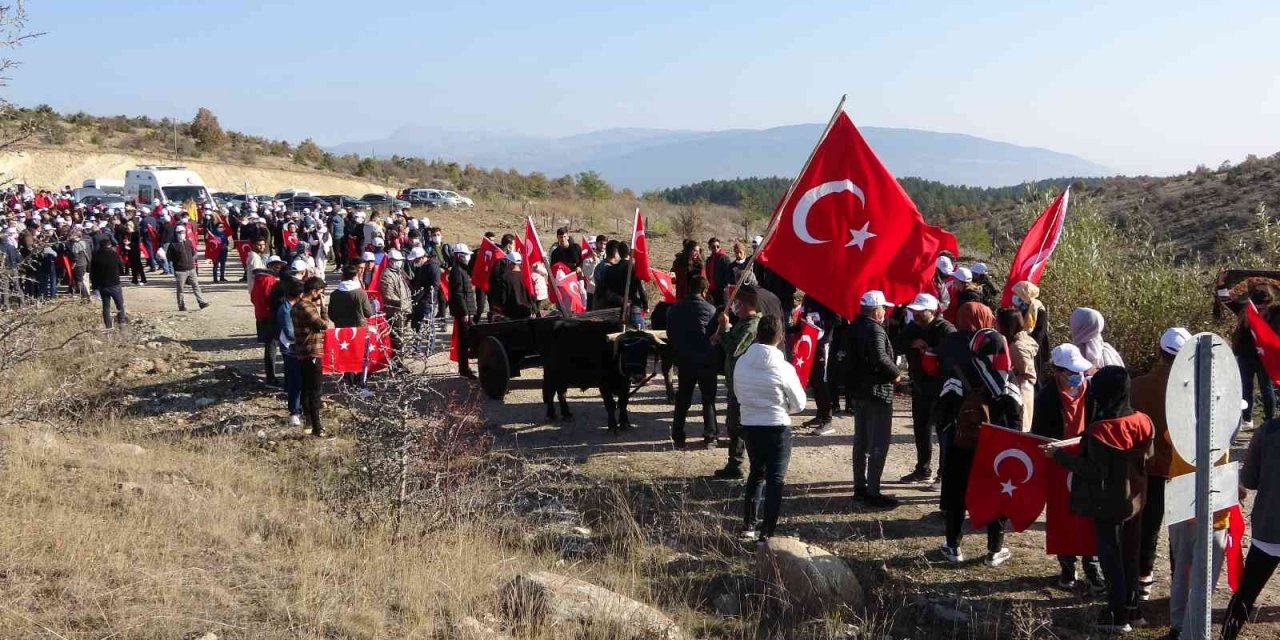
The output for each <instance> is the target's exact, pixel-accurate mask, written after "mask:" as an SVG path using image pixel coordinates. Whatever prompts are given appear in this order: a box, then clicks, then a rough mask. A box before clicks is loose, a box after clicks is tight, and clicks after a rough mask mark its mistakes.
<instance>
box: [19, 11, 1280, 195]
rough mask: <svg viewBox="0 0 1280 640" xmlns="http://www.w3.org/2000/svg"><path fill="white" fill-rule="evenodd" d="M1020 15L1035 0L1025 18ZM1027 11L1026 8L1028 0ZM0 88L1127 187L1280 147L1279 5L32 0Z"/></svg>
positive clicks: (235, 117)
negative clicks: (915, 134) (832, 152)
mask: <svg viewBox="0 0 1280 640" xmlns="http://www.w3.org/2000/svg"><path fill="white" fill-rule="evenodd" d="M1030 4H1037V5H1041V6H1034V7H1033V6H1029V5H1030ZM1024 5H1027V6H1024ZM28 12H29V14H30V19H31V25H30V26H31V28H32V29H34V30H37V31H44V32H46V33H47V35H45V36H43V37H41V38H38V39H36V40H34V41H31V42H29V43H28V44H27V45H26V46H24V47H22V48H21V49H20V50H19V51H18V52H17V57H18V58H19V59H20V60H21V61H22V63H23V66H22V67H21V68H19V69H17V70H16V71H14V72H13V73H12V74H11V75H12V80H11V83H10V86H9V87H8V88H7V89H5V90H4V91H6V94H7V96H8V97H9V98H10V99H11V100H13V101H15V102H17V103H19V104H23V105H35V104H39V103H47V104H50V105H52V106H53V107H54V108H56V109H58V110H60V111H75V110H80V109H83V110H85V111H89V112H91V113H95V114H100V115H104V114H117V113H124V114H129V115H137V114H147V115H151V116H156V117H160V116H178V117H181V118H183V119H184V120H185V119H190V118H191V116H193V115H194V113H195V110H196V108H197V107H198V106H207V107H209V108H211V109H213V111H214V113H216V114H217V115H218V117H219V118H220V120H221V121H222V124H223V126H224V127H227V128H233V129H239V130H243V131H248V132H252V133H258V134H263V135H267V136H271V137H277V138H286V139H290V140H295V141H296V140H300V139H302V138H304V137H307V136H311V137H314V138H315V139H316V140H318V141H319V142H321V143H322V144H334V143H339V142H348V141H357V140H364V139H375V138H380V137H383V136H385V135H386V134H388V133H389V132H390V131H391V130H393V129H394V128H396V127H398V126H400V125H403V124H409V123H414V124H425V125H435V126H441V127H446V128H452V129H483V130H503V131H513V132H520V133H531V134H551V135H563V134H573V133H582V132H586V131H590V130H595V129H602V128H609V127H662V128H673V129H725V128H738V127H742V128H766V127H773V126H779V125H785V124H795V123H800V122H823V121H825V120H826V118H827V117H828V116H829V115H830V112H831V109H832V108H833V107H834V105H835V102H836V101H837V100H838V98H839V96H840V94H841V93H848V94H849V102H848V105H847V111H848V112H849V114H850V117H852V118H853V120H854V122H855V123H856V124H859V125H879V126H899V127H911V128H918V129H930V130H936V131H948V132H960V133H970V134H974V135H978V136H983V137H987V138H992V139H995V140H1001V141H1005V142H1012V143H1015V144H1023V145H1030V146H1041V147H1047V148H1050V149H1054V150H1058V151H1064V152H1068V153H1074V154H1077V155H1080V156H1082V157H1085V158H1088V159H1090V160H1093V161H1095V162H1099V163H1102V164H1105V165H1108V166H1111V167H1113V168H1115V169H1117V170H1120V171H1123V172H1126V173H1169V172H1179V171H1186V170H1189V169H1191V168H1193V167H1194V166H1195V165H1197V164H1201V163H1203V164H1208V165H1211V166H1215V165H1217V164H1218V163H1220V162H1222V161H1223V160H1228V159H1229V160H1233V161H1237V160H1240V159H1242V158H1243V157H1244V156H1245V155H1246V154H1249V153H1256V154H1259V155H1270V154H1273V153H1276V152H1277V151H1280V2H1277V1H1276V0H1270V1H1263V0H1258V1H1254V0H1231V1H1229V2H1222V3H1207V2H1202V1H1200V2H1182V1H1180V0H1165V1H1158V2H1157V1H1152V2H1148V1H1118V0H1113V1H1111V2H1074V3H1073V2H1053V3H1019V2H1009V1H1008V0H1003V1H992V2H971V3H964V2H930V3H923V2H883V3H880V2H876V3H868V2H851V1H849V0H844V1H840V2H836V1H826V2H779V1H776V0H775V1H773V2H761V1H758V0H738V1H737V2H689V1H687V0H686V1H684V2H673V1H670V0H648V1H647V2H640V3H625V4H615V3H611V2H601V1H600V0H594V1H592V2H554V1H552V2H515V1H506V2H494V1H486V0H470V1H466V2H447V3H440V2H429V1H428V2H422V1H412V0H363V1H360V2H336V1H331V0H308V1H294V2H281V1H272V0H220V1H216V2H209V1H205V2H192V1H189V0H170V1H169V2H138V1H137V0H124V1H123V2H102V1H101V0H56V1H55V0H28Z"/></svg>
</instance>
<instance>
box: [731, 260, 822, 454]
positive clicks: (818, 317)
mask: <svg viewBox="0 0 1280 640" xmlns="http://www.w3.org/2000/svg"><path fill="white" fill-rule="evenodd" d="M739 245H741V243H737V244H735V245H734V247H735V252H736V247H738V246H739ZM747 277H748V278H749V279H750V280H752V281H754V279H755V278H754V276H752V275H748V276H747ZM800 317H801V319H802V321H803V322H802V323H801V325H800V327H801V331H800V333H799V334H798V335H799V337H798V338H796V340H797V342H796V347H797V348H796V349H793V350H792V354H793V356H796V355H803V350H799V349H798V347H799V343H800V341H803V340H804V326H805V325H804V323H808V324H809V325H812V326H813V327H816V328H817V330H818V338H817V340H816V341H815V342H816V344H813V345H810V346H811V347H812V350H811V352H810V357H811V359H812V366H811V367H810V369H809V378H808V383H809V388H810V389H811V390H812V391H813V401H814V403H815V404H816V405H817V414H816V415H814V417H813V419H812V420H809V421H807V422H805V423H804V426H806V427H810V428H812V429H813V430H812V431H810V432H809V434H810V435H814V436H829V435H831V434H833V433H835V431H836V429H835V427H834V426H832V425H831V414H832V409H833V404H832V402H831V400H832V398H831V382H830V380H829V379H830V376H831V372H832V371H833V369H834V368H833V367H830V366H829V365H828V363H829V362H831V359H830V355H831V353H830V352H831V343H832V336H833V335H834V334H835V329H836V325H837V324H839V323H840V322H841V320H840V317H839V316H837V315H836V314H835V312H834V311H832V310H830V309H828V308H826V307H825V306H823V304H822V303H821V302H818V301H817V300H814V299H813V297H811V296H805V297H804V299H803V300H801V301H800ZM801 382H805V381H804V380H801Z"/></svg>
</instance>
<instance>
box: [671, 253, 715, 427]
mask: <svg viewBox="0 0 1280 640" xmlns="http://www.w3.org/2000/svg"><path fill="white" fill-rule="evenodd" d="M706 295H707V281H706V280H705V279H704V278H702V277H701V276H694V277H693V278H691V279H690V280H689V295H688V296H687V297H686V298H685V299H684V300H680V301H677V302H676V303H675V304H674V305H672V306H671V309H670V310H669V311H668V312H667V339H668V341H669V342H670V343H671V350H672V352H673V353H674V354H675V360H676V374H677V383H676V384H677V387H676V414H675V418H674V419H673V420H672V421H671V440H672V441H673V442H674V443H675V447H676V448H677V449H683V448H684V440H685V433H684V423H685V418H686V417H687V416H688V415H689V406H690V405H691V404H693V389H694V387H695V386H696V387H697V388H698V390H699V391H700V392H701V393H702V439H703V441H704V442H706V444H707V445H708V446H710V445H713V444H715V441H716V436H717V435H719V427H718V425H717V424H716V369H717V367H716V364H717V362H716V361H717V359H718V358H719V352H718V351H717V350H716V348H715V347H714V346H713V345H712V344H711V335H712V334H714V333H715V332H716V309H715V307H713V306H711V303H709V302H707V301H706Z"/></svg>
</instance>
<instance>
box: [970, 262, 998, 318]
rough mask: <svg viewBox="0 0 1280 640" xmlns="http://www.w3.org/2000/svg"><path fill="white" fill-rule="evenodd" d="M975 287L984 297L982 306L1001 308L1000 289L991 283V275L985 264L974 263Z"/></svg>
mask: <svg viewBox="0 0 1280 640" xmlns="http://www.w3.org/2000/svg"><path fill="white" fill-rule="evenodd" d="M971 271H972V272H973V286H975V287H977V288H978V291H979V293H980V294H981V295H982V304H985V305H987V306H988V307H991V308H992V309H999V308H1000V288H999V287H997V286H996V284H995V283H994V282H992V281H991V274H990V273H988V271H989V269H988V267H987V263H985V262H975V263H973V268H972V269H971Z"/></svg>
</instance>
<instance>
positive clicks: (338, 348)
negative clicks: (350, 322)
mask: <svg viewBox="0 0 1280 640" xmlns="http://www.w3.org/2000/svg"><path fill="white" fill-rule="evenodd" d="M368 333H369V330H368V329H367V328H366V327H335V328H333V329H325V331H324V358H323V359H322V361H321V365H322V367H323V369H322V370H323V371H324V373H360V372H361V371H364V352H365V348H366V345H367V344H368V341H369V337H368Z"/></svg>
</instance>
